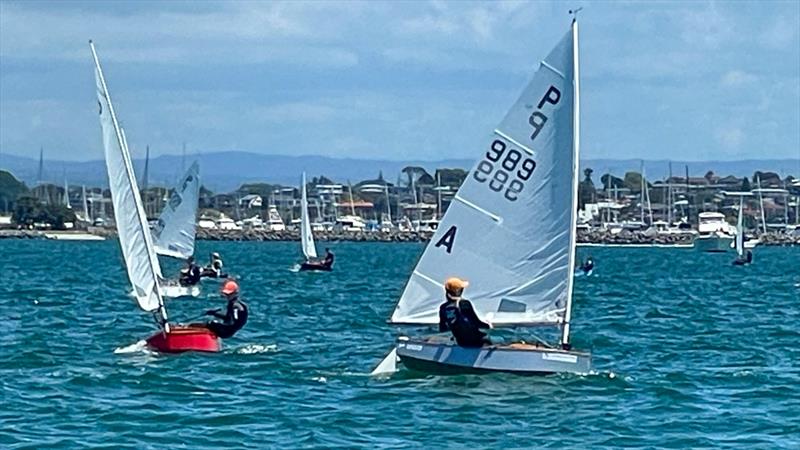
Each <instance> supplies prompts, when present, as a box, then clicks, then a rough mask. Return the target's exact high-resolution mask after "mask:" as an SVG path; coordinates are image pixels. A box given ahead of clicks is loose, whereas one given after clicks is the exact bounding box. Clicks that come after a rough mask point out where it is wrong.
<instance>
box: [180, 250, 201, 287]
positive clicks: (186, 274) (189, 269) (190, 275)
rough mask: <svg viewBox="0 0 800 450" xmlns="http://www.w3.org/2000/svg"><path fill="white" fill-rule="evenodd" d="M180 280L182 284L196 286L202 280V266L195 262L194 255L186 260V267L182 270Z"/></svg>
mask: <svg viewBox="0 0 800 450" xmlns="http://www.w3.org/2000/svg"><path fill="white" fill-rule="evenodd" d="M178 282H180V284H181V286H194V285H195V284H197V283H199V282H200V267H199V266H198V265H197V264H195V263H194V257H193V256H190V257H189V258H188V259H187V260H186V267H185V268H184V269H183V270H181V276H180V278H179V279H178Z"/></svg>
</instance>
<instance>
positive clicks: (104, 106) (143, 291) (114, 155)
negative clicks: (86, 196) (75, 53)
mask: <svg viewBox="0 0 800 450" xmlns="http://www.w3.org/2000/svg"><path fill="white" fill-rule="evenodd" d="M92 54H93V56H94V60H95V79H96V82H97V101H98V107H99V113H100V126H101V129H102V132H103V147H104V148H105V157H106V168H107V169H108V182H109V187H110V189H111V201H112V203H113V205H114V216H115V219H116V224H117V233H118V235H119V242H120V247H122V255H123V257H124V258H125V266H126V268H127V270H128V278H129V279H130V281H131V284H132V285H133V293H134V295H135V296H136V300H137V302H138V303H139V307H140V308H142V309H143V310H145V311H154V310H156V309H159V308H160V309H161V312H162V316H165V313H164V311H163V302H162V299H161V295H160V294H159V291H158V274H160V273H161V269H160V268H159V266H158V259H156V254H155V251H154V250H153V244H152V242H151V240H150V239H151V238H150V231H149V229H148V227H147V220H146V218H145V215H144V210H143V208H142V200H141V198H140V197H139V189H138V187H137V185H136V178H135V177H134V173H133V166H132V165H131V158H130V154H129V153H128V149H127V146H126V145H125V143H124V142H125V141H124V138H123V135H122V130H121V129H120V128H119V125H118V123H117V119H116V117H115V116H114V110H113V106H112V104H111V96H110V95H109V93H108V90H107V89H106V85H105V80H104V79H103V72H102V69H101V68H100V62H99V61H98V59H97V54H96V53H95V50H94V45H92ZM164 318H166V317H164Z"/></svg>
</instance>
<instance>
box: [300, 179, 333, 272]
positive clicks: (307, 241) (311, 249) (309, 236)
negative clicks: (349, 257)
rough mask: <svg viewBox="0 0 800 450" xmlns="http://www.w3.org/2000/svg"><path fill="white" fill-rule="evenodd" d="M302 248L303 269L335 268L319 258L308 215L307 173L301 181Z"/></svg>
mask: <svg viewBox="0 0 800 450" xmlns="http://www.w3.org/2000/svg"><path fill="white" fill-rule="evenodd" d="M300 250H301V251H302V252H303V257H305V262H303V263H302V264H301V265H300V270H301V271H324V272H330V271H331V270H333V265H332V264H331V263H327V262H326V261H325V260H320V259H317V246H316V244H314V233H313V232H312V230H311V218H310V217H309V216H308V194H307V193H306V173H305V172H303V176H302V179H301V182H300Z"/></svg>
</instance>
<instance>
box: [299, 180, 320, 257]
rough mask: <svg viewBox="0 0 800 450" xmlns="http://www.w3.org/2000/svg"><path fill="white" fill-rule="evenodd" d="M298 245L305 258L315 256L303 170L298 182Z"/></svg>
mask: <svg viewBox="0 0 800 450" xmlns="http://www.w3.org/2000/svg"><path fill="white" fill-rule="evenodd" d="M300 193H301V194H300V247H301V248H302V250H303V255H304V256H305V257H306V259H312V258H316V257H317V247H316V246H315V245H314V234H313V233H312V232H311V219H310V218H309V217H308V196H307V194H306V173H305V172H303V177H302V181H301V184H300Z"/></svg>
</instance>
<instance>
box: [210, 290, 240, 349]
mask: <svg viewBox="0 0 800 450" xmlns="http://www.w3.org/2000/svg"><path fill="white" fill-rule="evenodd" d="M211 315H213V316H214V317H217V318H218V319H222V322H208V324H207V325H206V326H207V327H208V329H209V330H211V331H213V332H214V334H216V335H217V336H219V337H221V338H223V339H227V338H229V337H231V336H233V335H234V334H236V332H237V331H239V330H241V329H242V327H243V326H244V324H245V323H247V304H245V303H244V302H243V301H241V300H239V299H238V298H236V299H234V300H230V301H228V309H227V311H225V314H224V315H223V314H220V313H219V312H213V313H212V314H211Z"/></svg>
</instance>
